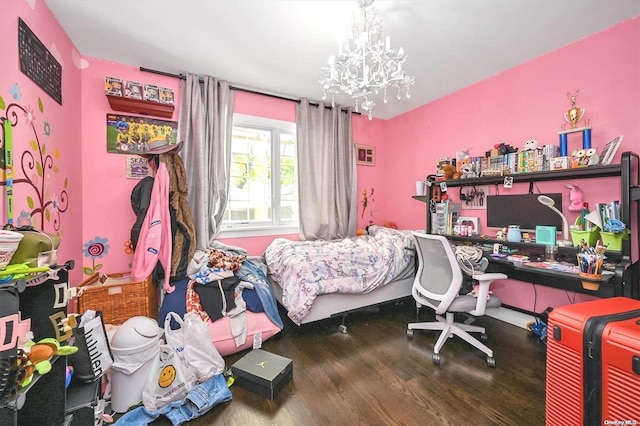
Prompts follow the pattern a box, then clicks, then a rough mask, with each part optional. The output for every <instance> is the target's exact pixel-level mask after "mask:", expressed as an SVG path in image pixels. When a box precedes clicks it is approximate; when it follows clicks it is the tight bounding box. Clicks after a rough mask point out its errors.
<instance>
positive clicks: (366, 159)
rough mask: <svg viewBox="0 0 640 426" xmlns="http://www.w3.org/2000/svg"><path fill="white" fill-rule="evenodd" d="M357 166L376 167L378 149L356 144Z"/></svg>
mask: <svg viewBox="0 0 640 426" xmlns="http://www.w3.org/2000/svg"><path fill="white" fill-rule="evenodd" d="M356 164H357V165H360V166H375V165H376V147H375V146H371V145H360V144H356Z"/></svg>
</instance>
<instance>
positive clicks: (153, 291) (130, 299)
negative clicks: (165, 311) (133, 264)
mask: <svg viewBox="0 0 640 426" xmlns="http://www.w3.org/2000/svg"><path fill="white" fill-rule="evenodd" d="M157 293H158V291H157V288H156V287H155V286H154V285H153V283H152V282H151V277H148V278H147V279H145V280H144V281H134V280H133V278H131V275H130V274H129V273H118V274H108V275H107V274H94V275H92V276H91V277H90V278H89V279H87V280H86V281H84V282H83V283H82V284H80V285H79V286H78V313H80V314H82V313H83V312H84V311H86V310H87V309H91V310H94V311H102V316H103V318H104V322H105V323H106V324H122V323H123V322H125V321H126V320H128V319H129V318H131V317H134V316H137V315H142V316H145V317H149V318H153V319H157V317H158V297H157Z"/></svg>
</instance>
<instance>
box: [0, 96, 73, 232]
mask: <svg viewBox="0 0 640 426" xmlns="http://www.w3.org/2000/svg"><path fill="white" fill-rule="evenodd" d="M38 109H39V111H40V113H42V112H43V111H44V105H43V103H42V100H41V99H40V98H38ZM0 110H4V111H5V116H4V117H0V122H1V123H2V125H3V126H2V127H3V128H5V123H7V122H8V123H10V124H11V126H6V127H7V129H9V130H8V131H9V132H11V129H12V128H14V127H16V126H18V125H19V124H20V123H21V120H20V118H21V116H22V117H23V124H24V125H26V126H29V127H30V128H31V130H32V131H33V135H34V139H32V140H31V141H29V144H28V149H25V150H24V151H23V152H22V154H21V155H20V162H19V167H20V170H21V171H22V177H20V178H17V179H16V178H13V179H7V178H6V176H5V180H2V181H0V186H7V185H8V183H9V184H12V185H13V186H15V185H21V186H23V185H24V186H27V187H30V188H31V189H32V193H31V194H28V195H27V196H26V204H27V206H28V208H29V210H30V211H27V212H26V214H28V216H29V218H30V224H31V225H34V226H35V225H36V224H35V223H34V219H36V220H37V222H38V224H39V228H40V229H42V230H44V228H45V224H46V223H50V224H51V226H52V227H53V229H54V230H55V231H59V230H60V222H61V215H62V214H63V213H64V212H66V211H67V209H68V208H69V197H68V193H67V188H68V186H69V180H68V178H67V179H65V180H64V183H63V189H62V190H61V191H59V192H58V193H56V192H53V193H51V194H50V193H49V191H48V190H47V188H46V184H47V183H48V181H49V179H48V178H47V174H48V173H49V172H53V173H59V172H60V170H59V169H58V166H57V165H56V164H55V159H56V158H58V156H59V151H58V150H57V149H55V150H53V151H52V152H51V153H49V152H48V151H47V145H46V144H45V143H43V142H41V141H40V138H39V137H38V132H37V131H36V127H35V121H36V118H35V115H34V112H33V110H32V109H31V107H29V106H27V107H23V106H21V105H18V104H16V103H11V104H9V105H8V106H7V107H6V109H5V102H4V99H3V98H2V96H0ZM47 124H48V123H47ZM5 133H7V130H6V129H5V131H4V132H1V134H0V151H1V152H2V153H1V154H0V157H1V158H2V161H0V167H1V168H3V169H5V168H6V164H5V156H4V147H5V143H6V140H8V139H9V138H10V137H11V135H10V133H9V135H7V134H5ZM13 158H14V161H15V158H17V157H16V155H15V154H14V155H13ZM16 166H17V165H16V164H14V166H13V169H14V170H16V168H17V167H16ZM26 192H27V191H23V190H22V189H21V190H20V193H21V194H22V193H26ZM24 213H25V212H22V213H21V214H20V215H19V219H20V224H24V222H25V220H26V217H25V214H24ZM36 227H38V226H36Z"/></svg>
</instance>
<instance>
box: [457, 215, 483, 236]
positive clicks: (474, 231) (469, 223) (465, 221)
mask: <svg viewBox="0 0 640 426" xmlns="http://www.w3.org/2000/svg"><path fill="white" fill-rule="evenodd" d="M458 223H459V224H460V227H461V229H460V232H462V228H463V227H464V229H465V233H464V235H478V234H479V233H480V231H479V230H478V218H477V217H475V216H459V217H458ZM469 229H471V231H469Z"/></svg>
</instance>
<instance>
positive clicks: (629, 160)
mask: <svg viewBox="0 0 640 426" xmlns="http://www.w3.org/2000/svg"><path fill="white" fill-rule="evenodd" d="M508 176H510V177H512V178H513V182H514V183H516V182H542V181H561V180H567V179H570V180H573V179H593V178H603V177H617V178H619V179H620V186H621V192H620V201H621V203H620V219H621V220H622V222H624V223H626V224H627V227H628V228H629V229H631V230H633V232H634V235H635V236H634V237H632V238H628V239H625V240H623V242H622V250H620V251H608V252H607V254H608V256H607V257H608V258H609V260H612V261H614V262H616V263H617V264H618V266H617V267H616V268H615V278H614V279H613V282H614V283H613V295H619V296H627V297H632V298H634V299H640V285H639V284H638V283H639V282H640V260H638V259H637V251H638V243H637V232H638V229H640V215H639V214H638V213H637V207H638V206H637V204H638V203H639V202H640V156H638V154H636V153H634V152H631V151H627V152H624V153H623V154H622V156H621V162H620V164H610V165H606V166H591V167H584V168H577V169H564V170H550V171H544V172H532V173H519V174H512V175H508ZM504 178H505V176H483V177H477V178H466V179H454V180H446V181H442V182H445V183H446V185H447V187H461V186H467V185H483V184H484V185H489V184H500V183H502V182H503V181H504ZM438 183H441V182H433V184H438ZM412 198H413V199H414V200H417V201H420V202H423V203H425V204H426V205H427V206H426V213H427V214H426V216H427V221H426V222H427V228H426V229H427V232H430V231H431V226H432V225H431V213H430V209H429V207H430V206H429V202H430V200H431V191H430V190H428V191H427V195H414V196H412ZM634 204H635V205H634ZM445 236H446V238H448V239H450V240H453V241H457V242H458V243H467V244H469V243H470V244H481V245H485V244H493V243H496V242H499V243H501V244H503V245H507V246H510V247H513V248H517V249H519V250H524V251H527V252H538V253H541V252H542V247H543V246H542V245H537V244H534V243H513V242H505V241H497V240H491V239H484V238H480V237H463V236H455V235H445ZM632 249H633V250H632ZM576 251H577V250H576V249H575V248H573V247H561V248H560V250H559V252H560V253H561V254H562V255H564V256H565V257H566V258H567V259H568V258H573V257H574V256H575V252H576ZM632 251H633V252H634V253H636V255H635V256H633V258H632V254H633V253H632ZM497 263H499V262H496V261H493V262H492V265H495V264H497ZM505 264H506V263H505ZM503 266H504V265H503ZM509 268H510V269H511V271H509V272H510V273H507V275H509V276H510V277H511V278H514V279H521V280H523V281H529V279H528V278H527V276H528V275H527V274H529V275H530V271H524V270H522V271H520V270H518V271H516V272H515V275H514V270H515V269H514V268H513V267H509ZM505 271H507V269H505V270H504V271H500V272H505ZM552 278H553V277H552ZM563 281H567V280H562V279H560V277H558V279H546V280H543V281H541V282H539V283H540V284H543V285H548V286H550V287H557V288H564V289H565V290H566V289H572V291H575V290H574V289H573V288H574V287H575V286H574V285H573V284H572V285H571V286H570V287H566V286H564V284H563ZM569 281H571V280H569ZM574 281H575V280H574ZM578 291H582V290H580V289H579V288H578ZM598 295H599V296H605V294H604V293H602V292H599V293H598ZM609 296H611V294H607V295H606V296H605V297H609Z"/></svg>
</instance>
